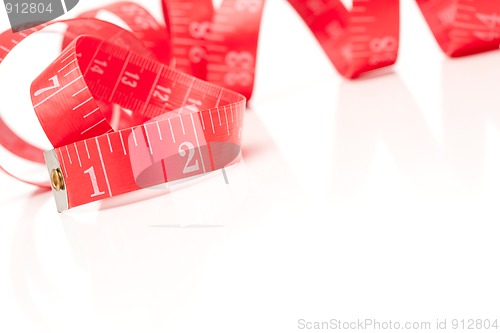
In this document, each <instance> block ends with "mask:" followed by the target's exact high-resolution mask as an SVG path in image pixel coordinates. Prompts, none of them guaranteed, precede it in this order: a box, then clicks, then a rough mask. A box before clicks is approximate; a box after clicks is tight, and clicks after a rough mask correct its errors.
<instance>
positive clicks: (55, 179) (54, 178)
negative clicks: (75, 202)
mask: <svg viewBox="0 0 500 333" xmlns="http://www.w3.org/2000/svg"><path fill="white" fill-rule="evenodd" d="M43 155H44V158H45V163H46V164H47V170H48V172H49V178H50V183H51V185H52V193H53V194H54V199H55V200H56V206H57V211H58V212H59V213H62V212H63V211H65V210H68V192H67V188H66V184H65V181H64V175H63V173H62V171H61V165H60V164H59V160H58V158H57V155H56V153H55V151H54V150H49V151H46V152H45V153H44V154H43Z"/></svg>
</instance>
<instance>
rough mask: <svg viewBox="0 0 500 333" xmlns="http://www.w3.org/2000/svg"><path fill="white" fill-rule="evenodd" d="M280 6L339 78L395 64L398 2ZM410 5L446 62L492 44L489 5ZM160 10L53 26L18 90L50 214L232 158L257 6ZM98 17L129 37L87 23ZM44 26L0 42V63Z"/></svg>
mask: <svg viewBox="0 0 500 333" xmlns="http://www.w3.org/2000/svg"><path fill="white" fill-rule="evenodd" d="M289 2H290V4H291V5H292V6H293V7H294V8H295V9H296V11H297V12H298V14H299V15H300V16H301V17H302V18H303V20H304V21H305V23H306V24H307V25H308V27H309V28H310V29H311V31H312V32H313V34H314V35H315V37H316V38H317V40H318V41H319V43H320V44H321V46H322V47H323V49H324V51H325V53H326V54H327V55H328V57H329V59H330V60H331V62H332V64H333V65H334V66H335V67H336V69H337V70H338V71H339V73H340V74H341V75H343V76H344V77H347V78H356V77H358V76H360V75H362V74H363V73H366V72H369V71H373V70H376V69H380V68H384V67H387V66H391V65H393V64H394V63H395V62H396V59H397V56H398V45H399V1H398V0H354V2H353V6H352V8H351V9H350V10H348V9H347V8H346V7H345V6H344V5H343V4H342V2H341V1H340V0H290V1H289ZM417 3H418V5H419V6H420V8H421V10H422V13H423V14H424V16H425V18H426V20H427V22H428V24H429V26H430V28H431V30H432V32H433V34H434V36H435V37H436V40H437V41H438V43H439V45H440V47H441V48H442V49H443V51H444V52H445V53H446V54H447V55H449V56H452V57H455V56H465V55H470V54H474V53H479V52H484V51H489V50H493V49H497V48H498V47H499V45H500V15H499V14H497V13H499V12H500V3H497V2H493V1H490V0H449V1H442V0H418V1H417ZM162 4H163V11H164V16H165V21H166V25H162V24H160V23H158V22H157V21H156V20H155V19H154V18H153V16H152V15H151V14H150V13H149V12H148V11H147V10H145V9H144V8H142V7H141V6H139V5H138V4H136V3H132V2H118V3H115V4H112V5H110V6H106V7H103V8H100V9H98V10H93V11H89V12H86V13H83V14H81V16H80V17H79V18H78V19H75V20H69V21H64V23H65V24H67V25H68V28H67V32H66V34H65V39H64V47H63V49H64V50H63V52H62V53H61V54H60V55H59V56H58V58H57V59H56V60H54V62H52V64H51V65H50V66H49V67H48V68H47V69H46V70H45V71H44V72H43V73H42V74H40V75H39V76H38V77H37V78H36V79H35V80H34V81H33V83H32V85H31V97H32V102H33V107H34V110H35V113H36V115H37V117H38V119H39V121H40V124H41V126H42V128H43V130H44V131H45V133H46V135H47V137H48V138H49V140H50V142H51V143H52V145H53V146H54V147H56V149H54V150H51V151H48V152H45V153H44V156H45V162H46V164H47V166H48V169H49V173H50V180H51V181H50V183H47V184H43V183H36V182H29V183H32V184H35V185H38V186H46V187H49V186H50V187H52V190H53V192H54V195H55V197H56V203H57V207H58V210H59V211H63V210H65V209H69V208H73V207H76V206H79V205H83V204H86V203H89V202H92V201H96V200H101V199H104V198H108V197H112V196H116V195H119V194H124V193H128V192H131V191H135V190H138V189H141V188H147V187H150V186H155V185H158V184H162V183H166V182H169V181H173V180H179V179H184V178H189V177H192V176H198V175H202V174H205V173H208V172H212V171H215V170H218V169H222V168H224V167H226V166H228V165H231V164H232V163H235V162H236V161H237V160H238V157H239V155H240V151H241V133H242V126H243V118H244V117H243V115H244V111H245V106H246V100H247V99H249V98H250V97H251V95H252V91H253V85H254V79H255V65H256V54H257V44H258V35H259V28H260V21H261V17H262V12H263V8H264V0H224V1H223V2H222V5H221V6H220V8H218V9H217V10H215V9H214V7H213V4H212V1H211V0H163V2H162ZM101 10H106V11H109V12H111V13H113V14H115V15H116V16H118V17H119V18H120V19H122V21H123V22H125V23H126V24H127V25H128V27H129V28H130V32H129V31H126V30H124V29H122V28H119V27H117V26H115V25H113V24H111V23H107V22H104V21H101V20H97V19H96V18H95V17H96V16H97V14H98V12H99V11H101ZM47 25H48V24H47ZM47 25H40V26H38V27H35V28H32V29H30V30H25V31H22V32H18V33H13V32H11V31H7V32H4V33H3V34H1V35H0V61H3V59H4V58H5V57H6V56H7V55H8V54H9V53H10V51H11V50H12V49H13V48H14V47H15V46H16V45H17V44H19V43H20V42H21V41H22V40H23V39H25V38H27V37H28V36H29V35H31V34H32V33H35V32H37V31H39V30H41V29H43V28H45V27H46V26H47ZM118 106H119V107H118ZM0 129H1V130H0V144H1V145H2V146H4V147H5V148H6V149H7V150H9V151H10V152H12V153H14V154H16V155H17V156H19V157H22V158H24V159H27V160H29V161H33V162H38V163H43V159H42V150H40V149H39V148H36V147H34V146H32V145H30V144H29V143H27V142H25V141H23V140H22V139H21V138H19V137H18V136H17V135H16V134H15V133H14V132H13V131H11V130H10V129H9V127H8V126H7V124H6V123H5V122H4V121H3V120H2V119H1V118H0ZM0 168H1V167H0ZM2 170H4V169H3V168H2ZM4 171H6V170H4ZM6 172H7V171H6ZM8 173H9V172H8ZM9 174H11V173H9ZM18 179H20V178H18Z"/></svg>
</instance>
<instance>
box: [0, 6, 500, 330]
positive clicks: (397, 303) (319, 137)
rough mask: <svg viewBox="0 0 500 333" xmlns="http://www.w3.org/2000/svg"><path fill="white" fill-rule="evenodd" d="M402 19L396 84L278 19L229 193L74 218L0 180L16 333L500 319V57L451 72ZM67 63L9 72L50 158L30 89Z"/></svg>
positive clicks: (417, 29) (266, 25) (121, 205)
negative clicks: (346, 65)
mask: <svg viewBox="0 0 500 333" xmlns="http://www.w3.org/2000/svg"><path fill="white" fill-rule="evenodd" d="M82 2H84V3H81V4H79V5H78V6H77V8H76V9H75V11H79V10H83V9H85V8H92V7H95V6H96V5H102V4H104V3H108V1H90V0H86V1H82ZM402 2H403V7H402V15H403V17H402V47H401V54H400V60H399V62H398V64H397V66H396V67H395V68H394V71H393V72H392V73H390V74H388V75H384V76H381V77H378V78H371V79H365V80H361V81H356V82H350V81H346V80H343V79H342V78H341V77H340V76H339V75H338V74H337V73H336V72H335V70H334V69H333V67H332V66H331V65H330V64H329V62H328V61H327V59H326V57H325V56H324V55H323V53H322V51H321V49H320V47H319V46H318V45H317V43H316V42H315V40H314V38H313V37H312V35H311V33H310V32H309V31H308V30H307V29H306V28H305V26H304V24H303V23H302V22H301V21H300V19H299V18H298V17H297V15H296V14H295V13H294V12H293V10H292V9H291V7H290V6H289V5H288V4H287V3H286V2H285V1H278V0H270V1H268V5H267V7H266V11H265V17H264V20H263V25H262V38H261V44H260V55H259V60H258V62H259V64H258V78H257V84H256V91H255V98H254V99H253V101H252V103H251V109H250V111H249V112H247V114H246V126H245V136H244V150H243V152H244V163H242V164H241V165H239V166H237V167H234V168H232V169H229V170H228V177H229V182H230V185H226V184H224V181H223V178H222V175H221V174H216V175H213V176H211V177H208V178H206V179H204V180H203V181H199V182H197V183H196V184H192V185H191V184H183V185H180V186H177V187H174V188H171V189H170V191H169V193H161V192H160V193H158V192H154V191H145V192H144V193H140V194H134V195H132V196H126V197H122V198H116V199H112V200H108V201H105V202H102V203H98V204H95V205H89V206H87V207H83V208H80V209H76V210H73V211H69V212H66V213H64V214H58V213H57V212H56V208H55V204H54V202H53V199H52V194H51V193H44V192H41V193H40V192H37V191H36V189H34V188H32V187H30V186H27V185H23V184H21V183H19V182H17V181H15V180H12V179H10V178H8V177H7V176H5V175H3V174H0V189H1V191H0V216H1V217H0V221H1V222H0V332H6V333H17V332H23V333H24V332H65V333H66V332H72V333H76V332H85V333H88V332H176V333H180V332H207V331H209V332H298V331H299V329H298V326H297V321H298V320H299V319H301V318H303V319H306V320H308V321H325V320H330V319H332V318H338V319H341V320H351V319H356V318H365V317H369V318H377V319H379V320H381V321H382V320H393V321H401V322H404V321H431V322H433V323H434V322H435V321H436V320H437V319H445V318H448V320H451V319H453V318H457V319H468V318H474V319H476V318H483V319H487V318H490V319H494V318H495V317H496V318H498V319H500V318H499V317H500V302H499V296H500V287H499V283H498V281H500V269H499V260H498V254H499V253H500V242H499V235H500V227H499V223H500V220H499V216H500V209H499V207H500V206H499V204H498V201H499V199H500V171H499V170H500V135H499V129H500V127H499V125H500V91H499V85H498V81H499V79H500V53H499V52H491V53H488V54H483V55H478V56H473V57H468V58H464V59H458V60H449V59H446V58H445V56H444V55H443V54H442V53H441V52H440V50H439V49H438V47H437V44H436V43H435V41H434V39H433V38H432V36H431V34H430V31H429V29H428V27H427V26H426V24H425V22H424V20H423V18H422V16H421V14H420V12H419V11H418V8H417V6H416V4H415V3H414V2H413V1H402ZM148 8H150V9H151V11H153V12H154V13H155V14H157V16H158V17H160V14H161V13H160V10H159V5H158V4H156V3H155V2H149V1H148ZM0 12H1V15H2V16H1V17H0V18H1V21H0V22H1V25H2V27H3V28H7V27H8V25H7V17H6V14H5V12H4V11H3V9H2V10H1V11H0ZM46 37H47V36H45V37H44V38H46ZM36 38H39V37H33V39H34V40H35V42H33V43H35V44H36V43H37V41H36ZM50 38H55V37H54V36H51V37H50ZM28 43H29V42H27V44H26V45H28ZM38 43H39V44H40V43H41V42H38ZM53 44H54V50H53V51H51V50H50V48H49V46H50V45H52V44H51V43H50V42H47V44H40V45H31V47H38V49H34V48H32V49H30V48H28V46H26V47H25V48H24V49H22V50H20V51H19V54H18V56H14V55H13V56H12V57H9V58H10V59H7V60H6V62H5V63H4V64H2V66H0V82H1V83H0V89H1V91H2V99H1V101H0V102H1V105H0V109H1V110H2V111H3V113H2V114H3V115H4V116H5V118H6V119H7V120H8V121H9V123H11V124H12V125H13V126H14V127H16V128H19V129H20V130H21V132H23V133H24V135H25V136H26V137H27V138H29V139H31V140H32V141H33V140H35V139H34V138H37V137H38V139H36V140H35V142H37V143H40V142H46V140H44V139H43V138H42V136H41V135H40V129H39V126H38V125H37V124H36V119H35V117H34V116H33V114H32V113H33V112H32V109H30V101H29V90H28V87H29V83H30V80H32V79H33V78H34V77H35V75H36V74H38V72H39V71H40V70H41V69H42V68H43V67H44V66H45V65H46V63H44V62H43V61H45V60H46V61H49V60H50V58H51V57H52V58H53V57H54V56H55V55H56V53H57V50H56V48H55V45H56V43H53ZM20 48H22V46H21V47H20ZM40 48H41V49H40ZM35 55H36V56H35ZM45 57H47V59H45V60H43V59H44V58H45ZM40 59H42V60H43V61H42V60H40ZM40 138H42V139H40ZM46 148H49V146H48V145H46ZM4 161H6V159H5V158H2V163H4ZM139 198H140V200H138V199H139ZM448 325H449V324H448Z"/></svg>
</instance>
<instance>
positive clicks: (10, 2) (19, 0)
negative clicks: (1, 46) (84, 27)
mask: <svg viewBox="0 0 500 333" xmlns="http://www.w3.org/2000/svg"><path fill="white" fill-rule="evenodd" d="M78 1H79V0H29V1H27V0H4V3H5V8H6V10H7V15H8V16H9V21H10V25H11V27H12V30H13V31H15V32H18V31H22V30H26V29H29V28H32V27H35V26H38V25H41V24H44V23H47V22H49V21H52V20H54V19H56V18H58V17H60V16H62V15H64V14H66V13H67V12H68V11H70V10H71V9H73V8H74V7H75V6H76V5H77V4H78Z"/></svg>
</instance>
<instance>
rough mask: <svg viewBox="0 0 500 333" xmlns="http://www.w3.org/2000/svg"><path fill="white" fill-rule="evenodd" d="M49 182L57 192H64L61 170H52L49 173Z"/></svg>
mask: <svg viewBox="0 0 500 333" xmlns="http://www.w3.org/2000/svg"><path fill="white" fill-rule="evenodd" d="M50 180H51V182H52V187H53V188H54V190H56V191H57V192H59V191H61V190H64V187H65V186H64V178H63V174H62V172H61V169H54V170H52V172H51V173H50Z"/></svg>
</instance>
